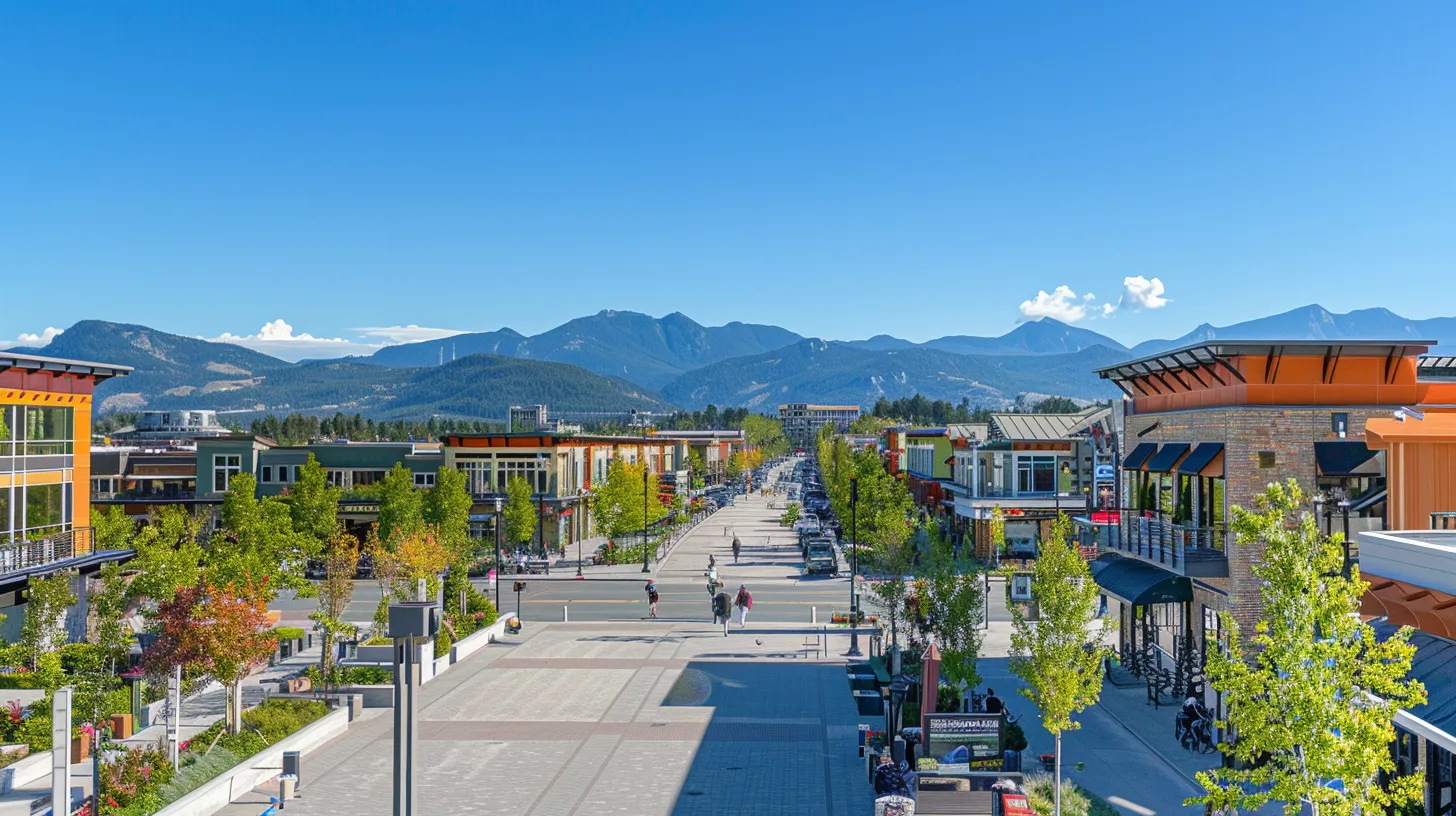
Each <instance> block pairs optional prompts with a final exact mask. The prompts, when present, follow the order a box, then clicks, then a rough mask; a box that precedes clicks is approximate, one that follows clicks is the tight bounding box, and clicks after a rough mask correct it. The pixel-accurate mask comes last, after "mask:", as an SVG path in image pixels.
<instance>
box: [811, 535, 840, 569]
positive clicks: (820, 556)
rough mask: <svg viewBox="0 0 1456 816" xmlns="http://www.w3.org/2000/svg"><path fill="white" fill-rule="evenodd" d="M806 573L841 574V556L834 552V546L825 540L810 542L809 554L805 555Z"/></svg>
mask: <svg viewBox="0 0 1456 816" xmlns="http://www.w3.org/2000/svg"><path fill="white" fill-rule="evenodd" d="M804 573H805V574H806V575H814V574H816V573H825V574H828V575H839V556H837V555H835V554H834V546H833V545H832V544H830V543H829V542H828V541H824V540H815V541H811V542H809V554H808V555H806V556H804Z"/></svg>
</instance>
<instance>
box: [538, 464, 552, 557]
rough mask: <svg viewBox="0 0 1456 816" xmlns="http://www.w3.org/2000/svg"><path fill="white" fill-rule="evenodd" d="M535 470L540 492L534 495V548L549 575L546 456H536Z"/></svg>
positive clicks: (548, 481)
mask: <svg viewBox="0 0 1456 816" xmlns="http://www.w3.org/2000/svg"><path fill="white" fill-rule="evenodd" d="M536 470H537V471H539V472H540V477H541V485H540V487H541V492H540V493H537V494H536V546H538V547H540V548H541V557H542V558H544V559H545V560H546V574H547V575H550V574H551V555H550V554H549V553H547V552H546V485H547V484H549V483H550V480H549V479H548V478H547V476H546V454H544V453H538V454H536Z"/></svg>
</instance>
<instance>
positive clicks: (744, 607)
mask: <svg viewBox="0 0 1456 816" xmlns="http://www.w3.org/2000/svg"><path fill="white" fill-rule="evenodd" d="M733 605H734V606H736V607H738V628H739V629H742V628H743V627H744V626H747V625H748V610H750V609H752V608H753V596H752V595H750V594H748V587H747V586H745V585H744V584H739V585H738V595H736V596H735V597H734V598H733Z"/></svg>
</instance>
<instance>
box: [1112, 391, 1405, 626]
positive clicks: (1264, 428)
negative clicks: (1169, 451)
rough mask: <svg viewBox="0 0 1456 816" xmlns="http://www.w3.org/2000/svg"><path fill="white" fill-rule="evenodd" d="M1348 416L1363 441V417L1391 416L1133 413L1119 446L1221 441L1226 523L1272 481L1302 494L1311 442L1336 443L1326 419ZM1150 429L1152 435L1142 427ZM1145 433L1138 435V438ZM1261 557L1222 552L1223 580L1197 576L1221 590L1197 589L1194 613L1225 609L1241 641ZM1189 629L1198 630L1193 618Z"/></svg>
mask: <svg viewBox="0 0 1456 816" xmlns="http://www.w3.org/2000/svg"><path fill="white" fill-rule="evenodd" d="M1335 413H1345V414H1348V415H1349V420H1350V421H1349V433H1348V436H1347V438H1348V439H1351V440H1363V439H1364V438H1365V420H1367V419H1369V418H1370V417H1379V416H1389V415H1390V409H1389V408H1343V407H1338V406H1331V407H1322V408H1304V407H1290V408H1266V407H1261V406H1258V407H1256V406H1249V407H1243V406H1240V407H1227V408H1209V409H1203V410H1195V411H1179V412H1173V413H1164V414H1139V415H1132V416H1128V417H1127V436H1126V442H1125V443H1124V444H1123V446H1122V447H1123V448H1124V449H1125V450H1130V449H1131V448H1132V447H1133V445H1135V444H1137V443H1139V442H1157V443H1162V442H1222V443H1224V479H1225V502H1226V504H1227V506H1226V507H1225V508H1224V518H1225V520H1228V519H1229V518H1230V514H1229V508H1230V507H1234V506H1240V507H1246V508H1250V509H1252V508H1253V506H1254V498H1255V497H1256V496H1258V495H1259V494H1261V493H1263V492H1264V488H1265V487H1266V486H1267V485H1268V484H1269V483H1270V482H1276V481H1283V480H1285V479H1287V478H1290V477H1291V476H1292V477H1294V478H1295V479H1296V480H1297V481H1298V482H1299V486H1300V488H1301V489H1302V490H1304V491H1305V493H1306V495H1309V494H1312V493H1313V491H1314V487H1315V458H1314V443H1315V442H1321V441H1327V440H1334V439H1336V438H1337V437H1336V436H1335V434H1334V433H1333V431H1332V429H1331V428H1332V426H1331V422H1332V415H1333V414H1335ZM1155 425H1156V427H1154V426H1155ZM1149 428H1152V430H1150V431H1149V430H1148V429H1149ZM1143 431H1147V433H1146V434H1144V435H1143V436H1138V434H1139V433H1141V432H1143ZM1264 451H1272V452H1273V453H1274V466H1273V467H1271V468H1261V467H1260V466H1259V454H1260V452H1264ZM1131 484H1133V482H1132V480H1131V478H1130V477H1127V478H1125V480H1124V484H1123V497H1124V498H1123V502H1124V504H1128V503H1129V498H1128V497H1130V496H1131V494H1130V493H1129V492H1128V490H1129V489H1130V485H1131ZM1262 557H1263V546H1262V545H1261V544H1253V545H1248V546H1245V545H1241V544H1236V543H1230V545H1229V551H1228V559H1229V577H1228V578H1226V579H1225V578H1203V579H1199V580H1200V581H1201V582H1203V583H1205V584H1207V585H1209V586H1212V587H1214V588H1216V590H1218V591H1222V592H1225V593H1227V596H1226V597H1223V596H1220V595H1219V594H1218V591H1209V590H1207V589H1199V590H1198V591H1196V592H1195V600H1194V614H1195V618H1196V617H1197V615H1198V614H1199V613H1200V610H1199V609H1198V605H1199V604H1202V603H1207V604H1208V605H1209V606H1210V607H1211V608H1214V609H1218V610H1219V611H1224V612H1231V613H1233V615H1234V618H1235V619H1236V620H1237V621H1238V623H1239V626H1240V627H1241V629H1242V630H1243V632H1244V635H1245V636H1246V637H1247V636H1248V635H1249V634H1250V633H1251V632H1252V631H1253V627H1254V624H1255V622H1257V621H1258V619H1259V614H1260V608H1261V602H1260V598H1259V580H1258V579H1257V578H1255V577H1254V576H1253V574H1252V573H1251V572H1250V567H1252V566H1253V565H1255V564H1257V563H1259V561H1260V559H1262ZM1194 625H1195V627H1196V626H1199V625H1201V624H1200V622H1199V621H1197V620H1195V621H1194Z"/></svg>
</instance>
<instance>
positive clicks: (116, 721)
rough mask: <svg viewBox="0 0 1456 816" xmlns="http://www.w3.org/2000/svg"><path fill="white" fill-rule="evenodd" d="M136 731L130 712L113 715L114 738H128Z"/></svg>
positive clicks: (112, 735)
mask: <svg viewBox="0 0 1456 816" xmlns="http://www.w3.org/2000/svg"><path fill="white" fill-rule="evenodd" d="M134 733H136V732H135V730H134V729H133V728H132V717H131V715H130V714H112V715H111V737H112V739H126V738H128V737H130V736H131V735H132V734H134Z"/></svg>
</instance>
